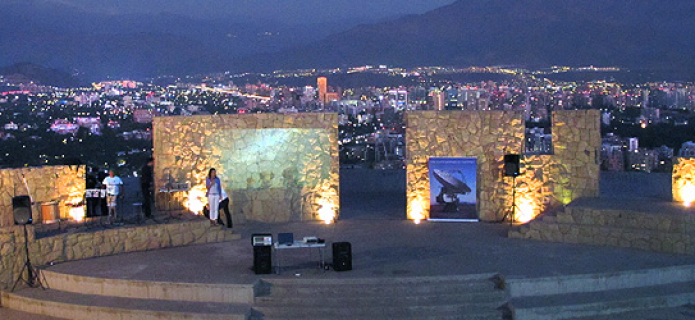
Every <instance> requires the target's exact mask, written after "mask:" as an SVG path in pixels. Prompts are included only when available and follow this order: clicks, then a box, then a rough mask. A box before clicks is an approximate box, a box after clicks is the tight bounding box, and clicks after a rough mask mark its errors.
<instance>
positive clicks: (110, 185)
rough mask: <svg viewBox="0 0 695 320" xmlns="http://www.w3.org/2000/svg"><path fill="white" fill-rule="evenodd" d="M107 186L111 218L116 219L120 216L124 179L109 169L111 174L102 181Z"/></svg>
mask: <svg viewBox="0 0 695 320" xmlns="http://www.w3.org/2000/svg"><path fill="white" fill-rule="evenodd" d="M102 183H103V184H104V186H106V205H107V206H108V207H109V220H111V221H112V222H113V221H116V219H117V218H118V211H117V207H118V199H119V197H122V196H123V193H122V192H121V191H122V190H121V189H122V188H123V180H121V178H119V177H118V176H116V173H115V172H113V170H109V176H108V177H106V178H104V182H102Z"/></svg>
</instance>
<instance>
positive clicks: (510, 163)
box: [504, 154, 521, 177]
mask: <svg viewBox="0 0 695 320" xmlns="http://www.w3.org/2000/svg"><path fill="white" fill-rule="evenodd" d="M520 161H521V156H520V155H518V154H505V155H504V176H505V177H516V176H518V175H519V173H520V170H519V166H520V165H519V162H520Z"/></svg>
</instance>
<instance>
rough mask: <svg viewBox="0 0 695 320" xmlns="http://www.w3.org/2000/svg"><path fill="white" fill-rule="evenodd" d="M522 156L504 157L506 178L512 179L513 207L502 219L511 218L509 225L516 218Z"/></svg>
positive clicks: (510, 155) (509, 155)
mask: <svg viewBox="0 0 695 320" xmlns="http://www.w3.org/2000/svg"><path fill="white" fill-rule="evenodd" d="M520 162H521V156H520V155H518V154H505V155H504V176H505V177H512V207H511V208H510V209H509V211H507V213H506V214H505V215H504V217H502V221H504V219H507V218H509V225H510V226H511V225H512V224H513V223H514V216H515V215H516V209H517V207H516V177H518V176H519V175H521V169H520V167H521V165H520Z"/></svg>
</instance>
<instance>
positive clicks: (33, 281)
mask: <svg viewBox="0 0 695 320" xmlns="http://www.w3.org/2000/svg"><path fill="white" fill-rule="evenodd" d="M12 214H13V215H14V223H15V224H16V225H21V226H22V227H24V254H25V255H26V260H25V261H24V267H22V270H21V271H19V276H18V277H17V280H16V281H15V282H14V285H13V286H12V292H14V289H15V288H17V284H19V282H20V281H22V282H24V283H26V284H27V286H29V287H30V288H39V287H40V288H42V289H46V287H45V286H44V285H43V282H42V281H41V275H40V274H39V270H38V269H36V267H34V266H33V265H32V264H31V256H30V255H29V232H27V225H28V224H31V223H32V222H33V221H32V219H31V197H29V196H18V197H13V198H12ZM24 270H26V271H27V278H26V279H24V278H23V277H22V275H23V274H24Z"/></svg>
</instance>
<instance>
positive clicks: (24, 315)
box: [0, 307, 64, 320]
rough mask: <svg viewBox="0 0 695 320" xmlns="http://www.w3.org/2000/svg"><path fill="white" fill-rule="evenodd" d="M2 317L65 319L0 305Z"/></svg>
mask: <svg viewBox="0 0 695 320" xmlns="http://www.w3.org/2000/svg"><path fill="white" fill-rule="evenodd" d="M0 319H2V320H64V319H63V318H56V317H49V316H42V315H38V314H33V313H29V312H23V311H17V310H12V309H9V308H2V307H0Z"/></svg>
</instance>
